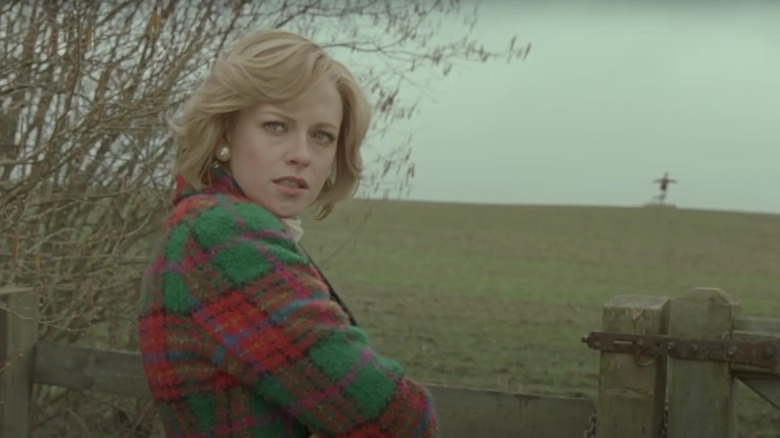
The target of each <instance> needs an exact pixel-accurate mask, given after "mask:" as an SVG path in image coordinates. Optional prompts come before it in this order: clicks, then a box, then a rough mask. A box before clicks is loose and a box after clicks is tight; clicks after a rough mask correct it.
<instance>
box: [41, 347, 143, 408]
mask: <svg viewBox="0 0 780 438" xmlns="http://www.w3.org/2000/svg"><path fill="white" fill-rule="evenodd" d="M35 383H41V384H46V385H55V386H62V387H65V388H72V389H79V390H83V391H96V392H104V393H109V394H117V395H124V396H128V397H136V398H140V399H150V398H152V394H151V393H150V392H149V386H148V385H147V383H146V376H145V375H144V370H143V365H142V363H141V355H140V354H138V353H131V352H126V351H109V350H98V349H95V348H86V347H79V346H71V345H62V344H53V343H49V342H40V343H39V344H38V352H37V360H36V361H35Z"/></svg>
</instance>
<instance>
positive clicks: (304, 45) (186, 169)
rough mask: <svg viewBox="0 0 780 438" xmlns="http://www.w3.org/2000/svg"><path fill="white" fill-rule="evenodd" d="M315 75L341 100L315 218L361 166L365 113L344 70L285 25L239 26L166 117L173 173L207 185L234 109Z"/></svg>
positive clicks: (290, 95)
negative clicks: (244, 30) (242, 31)
mask: <svg viewBox="0 0 780 438" xmlns="http://www.w3.org/2000/svg"><path fill="white" fill-rule="evenodd" d="M321 80H329V81H331V82H332V83H333V84H334V85H335V86H336V89H337V90H338V93H339V95H340V96H341V100H342V102H343V106H344V113H343V117H342V122H341V130H340V134H339V138H338V143H337V150H336V157H335V163H334V170H333V173H332V174H331V177H330V178H329V179H328V181H327V182H326V183H325V186H324V187H323V188H322V191H321V192H320V194H319V196H318V197H317V199H316V201H315V204H318V205H319V212H318V214H317V218H318V219H324V218H325V217H326V216H328V215H329V214H330V213H331V212H332V211H333V208H334V206H335V204H336V203H338V202H340V201H343V200H346V199H349V198H351V197H352V196H353V195H354V194H355V191H356V190H357V187H358V184H359V182H360V179H361V177H362V172H363V162H362V158H361V156H360V146H361V144H362V143H363V139H364V138H365V136H366V132H367V131H368V127H369V124H370V121H371V113H370V109H369V105H368V102H367V101H366V98H365V96H364V94H363V92H362V90H361V89H360V87H359V86H358V85H357V83H356V81H355V79H354V77H353V76H352V74H351V73H350V72H349V70H347V68H346V67H344V65H342V64H341V63H339V62H337V61H335V60H334V59H332V58H331V57H330V56H328V55H327V54H326V53H325V51H324V50H323V49H322V48H321V47H320V46H318V45H317V44H315V43H313V42H312V41H310V40H308V39H306V38H304V37H302V36H300V35H297V34H294V33H291V32H287V31H283V30H276V29H275V30H264V31H258V32H253V33H250V34H247V35H245V36H243V37H242V38H240V39H238V40H237V41H236V42H235V43H234V44H233V46H232V47H231V48H230V49H229V50H227V51H226V52H225V53H223V54H221V55H220V56H219V57H218V58H217V61H216V63H215V65H214V67H213V68H212V70H211V72H210V74H209V75H208V76H207V77H206V78H205V79H204V80H203V82H202V83H201V84H200V86H199V87H198V88H197V89H196V90H195V92H194V94H193V95H192V96H191V97H190V99H189V100H188V101H187V103H186V105H185V107H184V110H183V113H182V116H181V119H180V121H179V123H174V122H173V121H169V125H170V128H171V131H172V134H173V138H174V144H175V147H176V158H175V161H174V173H175V174H179V175H181V176H182V177H183V178H184V179H185V180H186V181H187V182H188V183H190V184H192V185H193V186H194V187H195V188H196V189H200V188H202V187H204V186H206V185H208V184H209V182H210V181H209V172H208V169H209V167H210V166H212V165H213V164H214V162H215V158H214V157H215V156H214V153H215V150H216V148H217V146H219V145H220V144H221V143H223V142H224V139H225V133H226V129H227V128H228V127H229V126H231V125H232V123H233V121H234V120H235V117H236V115H237V114H238V112H239V111H241V110H242V109H244V108H248V107H251V106H255V105H257V104H259V103H268V104H280V103H284V102H289V101H293V100H295V99H296V98H298V97H299V96H301V95H302V94H304V93H305V92H306V91H308V90H309V89H310V88H311V87H312V86H314V85H316V84H317V83H318V82H319V81H321Z"/></svg>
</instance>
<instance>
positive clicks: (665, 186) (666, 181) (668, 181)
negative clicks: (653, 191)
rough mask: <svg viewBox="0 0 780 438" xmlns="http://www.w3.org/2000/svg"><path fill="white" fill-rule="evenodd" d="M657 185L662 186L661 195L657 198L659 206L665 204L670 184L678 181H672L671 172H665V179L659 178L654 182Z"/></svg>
mask: <svg viewBox="0 0 780 438" xmlns="http://www.w3.org/2000/svg"><path fill="white" fill-rule="evenodd" d="M653 182H654V183H655V184H659V185H660V189H661V193H660V194H659V195H658V196H657V197H656V200H657V201H658V203H659V204H663V203H664V201H665V200H666V193H667V191H668V189H669V184H673V183H676V182H677V180H676V179H670V178H669V172H665V173H664V176H663V178H659V179H657V180H655V181H653Z"/></svg>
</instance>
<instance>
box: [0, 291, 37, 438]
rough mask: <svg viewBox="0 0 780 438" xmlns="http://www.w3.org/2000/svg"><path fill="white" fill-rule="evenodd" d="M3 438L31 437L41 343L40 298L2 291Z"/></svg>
mask: <svg viewBox="0 0 780 438" xmlns="http://www.w3.org/2000/svg"><path fill="white" fill-rule="evenodd" d="M0 305H2V307H0V359H2V362H0V437H3V438H27V437H28V436H29V435H30V396H31V395H32V384H33V373H34V369H35V345H36V343H37V341H38V295H37V294H36V293H33V291H32V289H29V288H19V287H12V286H6V287H4V288H0Z"/></svg>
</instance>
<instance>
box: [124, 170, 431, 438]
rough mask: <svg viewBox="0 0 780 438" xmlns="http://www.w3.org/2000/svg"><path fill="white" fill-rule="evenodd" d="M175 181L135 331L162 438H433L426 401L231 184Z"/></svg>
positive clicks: (276, 226) (287, 239) (222, 177)
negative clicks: (196, 184)
mask: <svg viewBox="0 0 780 438" xmlns="http://www.w3.org/2000/svg"><path fill="white" fill-rule="evenodd" d="M214 172H216V173H215V175H216V180H215V181H214V183H213V184H211V185H209V186H208V187H206V188H205V189H203V190H193V189H192V187H191V186H188V185H186V184H184V183H183V182H182V180H181V179H179V180H178V184H177V189H176V193H175V195H174V208H173V211H172V213H171V215H170V217H169V218H168V220H167V222H166V228H165V233H164V235H163V240H162V243H161V244H160V246H159V248H158V250H157V251H156V252H155V254H154V257H153V259H152V261H151V262H150V265H149V267H148V270H147V274H146V276H145V280H144V288H143V291H142V301H141V311H140V316H139V320H138V331H139V336H140V345H141V353H142V357H143V366H144V370H145V373H146V377H147V381H148V383H149V387H150V389H151V392H152V395H153V397H154V399H155V401H156V403H157V406H158V409H159V413H160V415H161V418H162V421H163V423H164V426H165V431H166V435H167V436H168V437H181V438H210V437H306V438H308V437H309V435H310V433H316V434H318V435H320V436H322V437H354V438H357V437H366V438H369V437H371V438H383V437H388V438H389V437H398V438H402V437H410V438H411V437H420V438H428V437H434V436H436V430H437V423H436V417H435V412H434V408H433V400H432V398H431V395H430V393H429V392H427V390H426V389H425V388H424V386H423V385H421V384H419V383H415V382H413V381H410V380H408V379H406V378H405V377H404V372H403V369H402V368H401V366H400V365H399V364H398V363H397V362H395V361H393V360H391V359H388V358H386V357H383V356H381V355H379V354H378V353H377V352H375V351H374V350H373V349H372V348H371V346H370V345H369V343H368V340H367V338H366V334H365V333H364V332H363V331H362V330H361V329H360V328H359V327H357V325H356V324H354V320H353V319H352V318H351V315H350V314H349V312H348V310H347V309H346V307H344V306H343V305H342V304H341V302H340V300H339V299H338V297H337V296H336V295H335V293H334V292H333V290H332V288H330V287H329V285H328V283H327V281H326V280H325V279H324V277H323V276H322V274H321V273H320V272H319V270H318V269H317V267H316V266H315V265H314V263H313V262H312V260H311V259H310V258H309V257H308V256H307V255H306V253H305V252H304V251H303V250H302V249H301V248H300V247H299V246H298V245H297V244H296V243H295V242H294V241H293V240H292V238H291V236H290V235H289V234H287V233H286V232H285V231H284V229H283V228H282V225H281V223H280V221H279V220H278V219H277V218H275V217H274V216H273V215H272V214H271V213H270V212H268V211H267V210H265V209H263V208H261V207H259V206H258V205H256V204H254V203H252V202H250V201H249V200H248V199H247V198H246V197H245V196H244V195H243V194H242V192H241V190H240V189H238V187H237V185H236V184H235V181H233V180H232V179H231V178H230V177H229V176H228V175H226V174H224V173H221V172H219V171H216V170H215V171H214Z"/></svg>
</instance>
